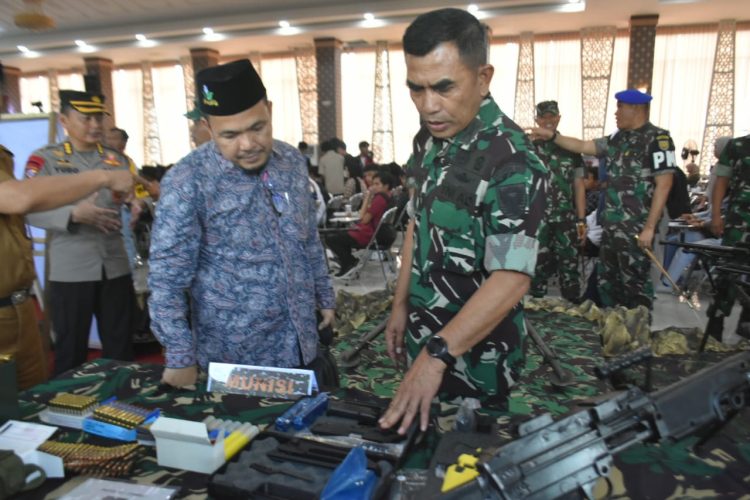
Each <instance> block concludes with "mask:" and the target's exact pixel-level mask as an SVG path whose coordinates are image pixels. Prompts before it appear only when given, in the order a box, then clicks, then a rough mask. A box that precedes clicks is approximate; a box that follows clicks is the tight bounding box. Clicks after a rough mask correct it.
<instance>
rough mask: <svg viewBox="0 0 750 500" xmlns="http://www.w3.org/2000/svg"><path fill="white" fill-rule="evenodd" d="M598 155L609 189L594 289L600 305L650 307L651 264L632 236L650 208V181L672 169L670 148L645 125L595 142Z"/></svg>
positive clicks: (661, 132) (659, 134) (663, 135)
mask: <svg viewBox="0 0 750 500" xmlns="http://www.w3.org/2000/svg"><path fill="white" fill-rule="evenodd" d="M594 143H595V145H596V152H597V156H606V161H607V171H608V175H609V177H608V181H607V182H608V184H607V187H606V189H605V191H604V209H603V211H602V213H601V224H602V241H601V246H600V247H599V262H598V263H597V273H598V275H597V279H598V281H597V287H598V290H599V296H600V297H601V300H602V304H603V305H605V306H617V305H620V306H625V307H627V308H634V307H637V306H639V305H643V306H645V307H647V308H648V309H651V308H652V303H653V299H654V289H653V284H652V283H651V278H650V269H651V261H650V260H649V259H648V256H646V254H645V253H644V252H643V251H642V250H641V249H639V248H638V244H637V241H636V240H635V237H636V236H637V235H638V234H640V232H641V231H642V230H643V226H644V224H645V223H646V219H647V218H648V213H649V210H650V209H651V201H652V198H653V193H654V176H656V175H671V174H672V172H673V170H674V169H675V168H676V166H677V164H676V160H675V153H674V143H673V142H672V138H671V137H670V135H669V132H667V131H666V130H663V129H660V128H658V127H656V126H654V125H652V124H651V123H646V124H645V125H643V126H642V127H640V128H638V129H635V130H621V131H619V132H617V133H616V134H615V135H614V136H611V137H602V138H600V139H596V140H595V141H594Z"/></svg>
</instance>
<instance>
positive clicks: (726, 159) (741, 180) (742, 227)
mask: <svg viewBox="0 0 750 500" xmlns="http://www.w3.org/2000/svg"><path fill="white" fill-rule="evenodd" d="M715 168H716V175H717V176H720V177H729V190H730V191H729V203H728V204H727V210H726V213H725V216H724V235H723V237H722V240H721V244H722V245H726V246H735V245H736V244H737V243H739V242H750V135H746V136H744V137H737V138H735V139H732V140H731V141H729V143H728V144H727V146H726V147H725V148H724V151H722V153H721V157H720V158H719V164H718V165H717V166H716V167H715ZM728 280H729V278H728V277H727V276H725V275H723V274H722V275H719V277H718V279H717V282H716V289H717V290H723V291H724V292H725V293H724V294H722V296H721V297H717V299H718V300H717V303H716V304H714V305H712V307H717V308H718V309H719V311H721V313H722V314H723V315H724V316H729V314H730V313H731V312H732V306H733V305H734V301H735V299H736V292H735V290H734V287H733V286H731V285H730V284H729V282H728ZM748 312H750V308H746V312H744V315H743V321H750V316H749V315H748Z"/></svg>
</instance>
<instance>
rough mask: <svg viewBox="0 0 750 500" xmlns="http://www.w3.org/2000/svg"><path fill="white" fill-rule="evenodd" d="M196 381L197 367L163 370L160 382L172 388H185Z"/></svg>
mask: <svg viewBox="0 0 750 500" xmlns="http://www.w3.org/2000/svg"><path fill="white" fill-rule="evenodd" d="M197 380H198V367H197V366H195V365H193V366H188V367H187V368H164V373H162V376H161V381H162V382H163V383H165V384H169V385H171V386H173V387H185V386H188V385H195V382H196V381H197Z"/></svg>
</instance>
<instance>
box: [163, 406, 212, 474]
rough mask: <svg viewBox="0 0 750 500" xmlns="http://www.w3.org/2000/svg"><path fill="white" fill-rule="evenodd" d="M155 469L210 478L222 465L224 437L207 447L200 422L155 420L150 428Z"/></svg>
mask: <svg viewBox="0 0 750 500" xmlns="http://www.w3.org/2000/svg"><path fill="white" fill-rule="evenodd" d="M150 430H151V434H153V435H154V438H156V458H157V461H158V463H159V465H163V466H165V467H174V468H177V469H185V470H189V471H193V472H202V473H204V474H211V473H212V472H214V471H215V470H216V469H218V468H219V467H220V466H221V465H222V464H223V463H224V436H223V434H222V433H219V437H218V438H217V439H216V441H215V442H214V443H213V444H211V440H210V439H209V438H208V429H207V428H206V424H205V423H203V422H193V421H190V420H181V419H178V418H169V417H159V418H158V419H157V420H156V422H154V423H153V424H151V429H150Z"/></svg>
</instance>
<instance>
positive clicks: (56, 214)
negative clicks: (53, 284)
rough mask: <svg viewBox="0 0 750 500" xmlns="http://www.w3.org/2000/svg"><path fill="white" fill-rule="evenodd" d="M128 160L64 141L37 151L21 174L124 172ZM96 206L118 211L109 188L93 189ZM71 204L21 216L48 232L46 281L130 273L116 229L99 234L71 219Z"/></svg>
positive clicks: (99, 148) (98, 148)
mask: <svg viewBox="0 0 750 500" xmlns="http://www.w3.org/2000/svg"><path fill="white" fill-rule="evenodd" d="M129 167H130V162H129V161H128V159H127V158H126V157H125V156H123V155H122V154H120V153H118V152H117V151H115V150H114V149H111V148H108V147H106V146H102V145H100V144H97V146H96V148H94V149H93V150H92V151H76V150H75V149H74V148H73V146H72V144H71V143H70V142H69V141H67V140H66V141H65V142H62V143H59V144H53V145H51V146H47V147H45V148H41V149H38V150H36V151H34V153H33V154H32V155H31V156H30V157H29V159H28V161H27V163H26V177H27V178H28V177H35V176H44V175H71V174H77V173H79V172H87V171H89V170H96V169H108V170H127V169H128V168H129ZM96 205H97V206H99V207H103V208H111V209H114V210H117V211H118V213H119V209H120V206H119V205H118V204H116V203H114V201H113V199H112V192H111V191H110V190H109V189H106V188H103V189H100V190H99V191H98V196H97V198H96ZM73 208H74V205H67V206H64V207H61V208H58V209H55V210H49V211H47V212H39V213H36V214H30V215H28V216H27V220H28V222H29V224H31V225H33V226H36V227H40V228H42V229H46V230H48V235H49V236H50V238H49V254H50V275H49V279H50V281H61V282H83V281H99V280H101V279H103V278H104V276H103V274H102V270H104V272H105V273H106V277H107V278H108V279H112V278H117V277H120V276H124V275H126V274H129V273H130V267H129V265H128V256H127V253H126V252H125V245H124V243H123V239H122V234H121V233H120V231H110V232H109V233H104V232H103V231H101V230H99V229H98V228H96V227H94V226H90V225H88V224H77V223H74V222H73V221H72V220H71V213H72V211H73Z"/></svg>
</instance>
